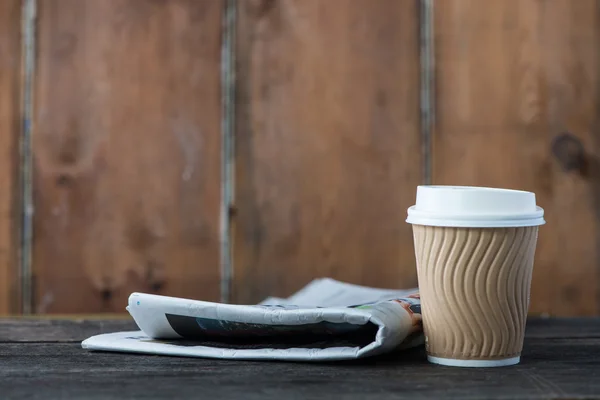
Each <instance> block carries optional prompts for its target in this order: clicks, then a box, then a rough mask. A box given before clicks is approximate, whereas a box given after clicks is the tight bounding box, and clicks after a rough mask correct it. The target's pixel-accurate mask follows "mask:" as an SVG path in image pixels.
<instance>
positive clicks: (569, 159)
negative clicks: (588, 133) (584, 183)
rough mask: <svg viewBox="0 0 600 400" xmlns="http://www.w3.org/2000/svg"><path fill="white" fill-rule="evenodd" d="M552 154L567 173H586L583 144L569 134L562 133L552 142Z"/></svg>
mask: <svg viewBox="0 0 600 400" xmlns="http://www.w3.org/2000/svg"><path fill="white" fill-rule="evenodd" d="M552 154H553V155H554V157H555V158H556V160H557V161H558V163H559V165H560V167H561V168H562V170H563V171H565V172H571V171H577V172H579V173H580V174H582V175H585V172H586V156H585V149H584V147H583V143H581V141H580V140H579V139H578V138H577V137H576V136H575V135H573V134H571V133H569V132H564V133H561V134H560V135H558V136H556V137H554V139H553V141H552Z"/></svg>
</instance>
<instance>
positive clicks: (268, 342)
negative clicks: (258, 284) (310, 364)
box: [82, 278, 423, 361]
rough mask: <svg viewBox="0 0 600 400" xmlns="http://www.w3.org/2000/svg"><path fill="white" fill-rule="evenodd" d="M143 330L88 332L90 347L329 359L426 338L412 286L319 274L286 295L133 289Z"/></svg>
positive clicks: (132, 306)
mask: <svg viewBox="0 0 600 400" xmlns="http://www.w3.org/2000/svg"><path fill="white" fill-rule="evenodd" d="M127 310H128V311H129V313H130V314H131V316H132V317H133V318H134V320H135V322H136V323H137V325H138V327H139V328H140V331H137V332H118V333H110V334H103V335H98V336H93V337H91V338H89V339H87V340H85V341H84V342H83V343H82V346H83V348H85V349H89V350H102V351H118V352H132V353H147V354H162V355H172V356H187V357H206V358H222V359H240V360H289V361H327V360H348V359H355V358H361V357H367V356H372V355H376V354H381V353H385V352H389V351H392V350H396V349H401V348H408V347H413V346H417V345H420V344H422V343H423V335H422V325H421V306H420V299H419V295H418V292H417V289H411V290H388V289H376V288H371V287H365V286H358V285H353V284H349V283H344V282H339V281H336V280H333V279H329V278H322V279H316V280H314V281H313V282H311V283H309V284H308V285H307V286H305V287H304V288H303V289H301V290H300V291H298V292H297V293H295V294H293V295H292V296H290V297H288V298H275V297H270V298H267V299H265V300H264V301H263V302H261V303H260V304H258V305H254V306H245V305H231V304H221V303H211V302H204V301H195V300H187V299H178V298H172V297H165V296H157V295H149V294H143V293H133V294H132V295H131V296H130V298H129V305H128V307H127Z"/></svg>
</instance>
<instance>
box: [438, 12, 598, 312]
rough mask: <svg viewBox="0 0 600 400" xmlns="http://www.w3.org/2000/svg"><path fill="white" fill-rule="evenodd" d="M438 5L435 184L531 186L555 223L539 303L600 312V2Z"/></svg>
mask: <svg viewBox="0 0 600 400" xmlns="http://www.w3.org/2000/svg"><path fill="white" fill-rule="evenodd" d="M435 5H436V11H435V15H436V19H435V32H436V36H435V45H436V81H437V97H436V105H437V124H436V129H435V134H434V140H433V142H434V143H433V144H434V153H433V178H434V182H435V183H438V184H463V185H485V186H497V187H509V188H517V189H525V190H531V191H534V192H535V193H536V194H537V198H538V202H539V204H540V205H541V206H543V207H544V208H545V210H546V220H547V225H546V226H544V227H542V228H541V230H540V236H539V244H538V251H537V258H536V265H535V270H534V277H533V289H532V296H531V312H532V313H549V314H552V315H592V314H597V313H598V311H599V309H598V307H599V302H598V294H599V293H600V292H599V289H600V288H599V286H598V279H599V277H600V275H599V272H600V270H599V261H600V260H599V256H600V253H599V249H600V247H599V243H600V232H599V223H598V221H599V216H598V210H599V209H600V206H599V204H600V203H599V201H600V198H599V193H600V191H599V188H600V186H598V185H599V182H600V168H598V156H599V155H600V147H599V145H600V142H599V138H598V128H599V119H598V118H599V117H600V114H599V113H598V107H599V106H600V102H599V97H598V96H599V94H600V92H599V84H600V69H599V68H600V59H599V54H600V53H599V49H600V47H599V44H600V41H599V38H600V37H599V36H598V34H599V28H600V24H599V23H600V21H599V15H600V14H599V12H600V8H599V7H600V2H598V1H595V0H577V1H570V0H553V1H533V0H526V1H523V0H506V1H505V0H503V1H486V2H482V1H479V0H444V1H437V2H435ZM564 133H568V135H567V136H563V134H564ZM561 138H562V139H561ZM557 139H558V140H559V141H558V142H557V143H558V144H559V145H560V147H561V149H562V150H561V151H560V153H561V154H562V153H565V154H566V155H565V156H563V157H561V159H557V158H556V157H554V156H553V152H552V148H553V143H555V141H556V140H557ZM578 141H579V142H580V143H581V144H582V145H583V147H584V149H585V150H584V151H585V153H586V156H585V158H586V160H587V161H586V162H580V161H578V160H579V159H578V156H577V154H576V153H577V151H576V149H577V142H578ZM561 160H562V161H561Z"/></svg>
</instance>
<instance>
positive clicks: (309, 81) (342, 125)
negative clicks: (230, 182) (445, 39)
mask: <svg viewBox="0 0 600 400" xmlns="http://www.w3.org/2000/svg"><path fill="white" fill-rule="evenodd" d="M416 4H417V3H416V2H415V1H412V0H378V1H371V0H336V1H320V0H308V1H307V0H283V1H268V2H264V1H263V2H260V1H259V2H239V5H240V10H239V14H238V21H239V24H238V29H237V44H238V47H237V50H238V51H237V59H238V63H237V71H236V73H237V77H238V89H237V90H238V98H237V102H236V107H237V116H236V117H237V118H236V126H237V130H236V149H237V151H236V160H235V161H236V178H237V180H236V207H237V213H236V220H235V236H234V237H235V240H234V242H235V248H234V265H235V275H234V277H235V278H234V293H235V299H234V300H235V301H236V302H241V303H248V302H255V301H259V300H261V299H262V298H264V297H266V296H267V295H269V294H271V295H289V294H290V293H291V292H293V291H295V290H297V289H299V288H300V287H302V286H303V285H305V284H306V283H308V282H309V281H310V280H311V279H313V278H315V277H322V276H331V277H334V278H338V279H342V280H345V281H349V282H354V283H362V284H366V285H375V286H382V287H415V286H416V284H417V282H416V276H415V262H414V256H413V248H412V239H411V231H410V227H409V226H407V225H406V224H405V223H404V219H405V211H406V208H407V207H408V206H410V204H411V202H412V201H413V198H414V188H415V186H416V185H417V184H418V183H419V182H420V179H421V172H420V168H421V167H420V166H421V158H420V150H419V149H420V139H419V105H418V102H417V101H415V100H416V99H418V93H419V92H418V91H419V58H418V53H419V48H418V23H417V22H418V20H417V8H416Z"/></svg>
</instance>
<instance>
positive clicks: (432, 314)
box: [413, 225, 538, 360]
mask: <svg viewBox="0 0 600 400" xmlns="http://www.w3.org/2000/svg"><path fill="white" fill-rule="evenodd" d="M413 233H414V238H415V253H416V258H417V269H418V275H419V291H420V294H421V308H422V313H423V328H424V331H425V337H426V343H427V353H428V354H429V355H432V356H435V357H444V358H453V359H481V360H491V359H503V358H510V357H516V356H518V355H520V354H521V350H522V348H523V337H524V334H525V321H526V318H527V310H528V308H529V290H530V286H531V274H532V271H533V258H534V254H535V246H536V242H537V233H538V227H537V226H534V227H520V228H483V229H482V228H446V227H433V226H421V225H413Z"/></svg>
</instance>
